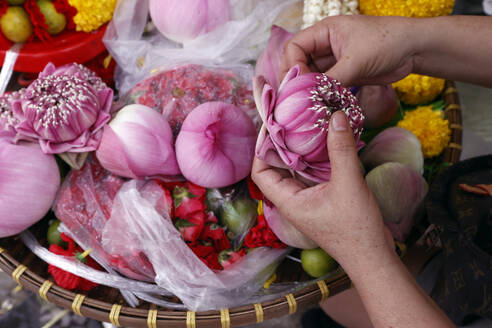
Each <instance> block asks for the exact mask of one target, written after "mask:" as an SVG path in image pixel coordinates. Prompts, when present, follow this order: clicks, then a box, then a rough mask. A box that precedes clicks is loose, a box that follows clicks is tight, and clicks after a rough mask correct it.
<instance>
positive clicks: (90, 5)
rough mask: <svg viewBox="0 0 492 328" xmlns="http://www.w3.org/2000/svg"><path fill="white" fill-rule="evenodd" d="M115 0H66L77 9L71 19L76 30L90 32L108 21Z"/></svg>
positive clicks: (111, 15) (111, 14)
mask: <svg viewBox="0 0 492 328" xmlns="http://www.w3.org/2000/svg"><path fill="white" fill-rule="evenodd" d="M116 1H117V0H68V3H69V4H70V5H71V6H72V7H75V9H77V14H76V15H75V16H74V18H73V21H74V23H75V25H76V30H77V31H84V32H91V31H94V30H97V29H98V28H99V27H101V25H103V24H104V23H106V22H109V21H110V20H111V18H112V17H113V12H114V8H115V6H116Z"/></svg>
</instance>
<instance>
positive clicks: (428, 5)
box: [359, 0, 454, 17]
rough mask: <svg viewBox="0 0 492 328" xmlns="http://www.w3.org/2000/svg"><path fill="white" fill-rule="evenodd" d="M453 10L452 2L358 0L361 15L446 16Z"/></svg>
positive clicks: (441, 0)
mask: <svg viewBox="0 0 492 328" xmlns="http://www.w3.org/2000/svg"><path fill="white" fill-rule="evenodd" d="M453 8H454V0H425V1H422V0H391V1H386V0H359V9H360V12H361V14H363V15H373V16H406V17H435V16H447V15H449V14H451V12H452V11H453Z"/></svg>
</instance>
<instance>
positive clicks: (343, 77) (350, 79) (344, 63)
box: [325, 59, 360, 87]
mask: <svg viewBox="0 0 492 328" xmlns="http://www.w3.org/2000/svg"><path fill="white" fill-rule="evenodd" d="M359 72H360V70H359V69H357V65H354V63H351V62H349V60H347V59H341V60H339V61H337V62H336V63H335V65H333V66H332V67H331V68H330V69H329V70H327V71H326V72H325V74H326V75H328V76H329V77H331V78H334V79H336V80H338V81H340V83H341V84H342V85H343V86H344V87H353V86H355V85H357V82H358V81H357V80H358V78H359V77H358V74H359Z"/></svg>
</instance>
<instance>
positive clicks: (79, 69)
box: [38, 63, 108, 91]
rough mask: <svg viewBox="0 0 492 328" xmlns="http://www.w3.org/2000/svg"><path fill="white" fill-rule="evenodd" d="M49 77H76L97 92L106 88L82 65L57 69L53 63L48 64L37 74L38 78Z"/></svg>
mask: <svg viewBox="0 0 492 328" xmlns="http://www.w3.org/2000/svg"><path fill="white" fill-rule="evenodd" d="M50 75H69V76H72V75H74V76H77V77H78V78H80V79H82V80H84V81H87V82H89V84H91V85H92V87H94V89H96V90H97V91H100V90H104V89H106V88H107V87H108V86H107V85H106V83H104V82H103V80H102V79H101V78H100V77H99V76H97V75H96V73H94V72H93V71H91V70H90V69H88V68H87V67H85V66H84V65H81V64H77V63H72V64H67V65H63V66H59V67H55V65H53V63H48V64H47V65H46V66H45V68H44V69H43V71H42V72H41V73H39V75H38V77H47V76H50Z"/></svg>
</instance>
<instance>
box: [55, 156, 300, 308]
mask: <svg viewBox="0 0 492 328" xmlns="http://www.w3.org/2000/svg"><path fill="white" fill-rule="evenodd" d="M171 204H172V203H171V200H170V195H169V191H167V189H165V188H163V187H161V185H160V184H158V183H157V182H155V181H153V180H147V181H141V180H130V181H126V182H125V181H124V180H122V179H120V178H118V177H115V176H113V175H111V174H109V173H108V172H106V171H105V170H104V169H102V168H101V167H100V166H99V164H98V163H97V161H95V160H89V161H88V162H87V164H86V165H85V166H84V167H83V168H82V170H80V171H72V172H71V173H70V174H69V175H68V176H67V177H66V179H65V181H64V183H63V185H62V188H61V190H60V193H59V195H58V198H57V201H56V202H55V206H54V211H55V214H56V215H57V217H58V218H59V219H60V220H61V221H62V222H63V223H64V225H65V226H66V228H67V229H68V230H69V232H70V233H69V234H70V235H71V236H72V237H73V238H74V240H75V241H76V242H77V243H78V244H79V245H80V246H81V247H83V248H84V249H91V256H92V257H93V258H94V259H96V260H97V261H98V262H99V263H100V264H101V265H102V266H103V267H104V268H106V270H108V271H109V272H111V271H112V270H115V271H117V272H119V273H121V274H123V275H126V276H128V277H131V278H135V279H139V280H146V281H154V282H155V283H156V284H157V285H158V286H159V287H160V288H158V287H157V286H154V288H150V289H149V288H147V289H141V290H135V289H134V288H125V285H124V284H123V285H115V284H113V283H112V282H111V281H112V280H111V279H110V280H109V283H110V285H111V286H112V287H117V288H120V289H122V290H125V289H127V290H129V291H131V292H132V294H127V295H126V297H125V298H127V301H128V302H129V303H130V304H132V303H134V302H133V301H132V299H133V298H134V296H136V297H138V298H142V299H145V300H149V301H152V302H154V303H156V304H160V305H162V306H166V304H167V301H166V300H163V299H162V298H161V297H160V295H164V296H166V295H169V292H170V293H172V294H173V295H176V296H177V297H179V298H180V299H181V301H182V302H183V304H184V305H185V306H186V307H187V308H189V309H193V310H211V309H219V308H223V307H231V306H236V305H241V304H249V303H252V302H258V301H259V300H261V299H262V298H263V297H267V298H269V297H273V296H272V294H271V292H268V291H267V293H264V292H262V291H261V290H262V286H263V284H264V282H265V281H266V280H267V279H268V278H269V277H270V276H271V275H272V274H273V273H274V271H275V269H276V267H277V264H278V263H279V262H280V261H281V260H282V259H283V258H284V256H285V255H286V254H287V253H288V252H289V251H290V249H270V248H257V249H254V250H252V251H250V252H249V253H248V254H247V255H245V256H244V257H243V258H241V259H240V260H238V261H237V262H235V263H233V264H231V265H230V266H229V267H228V268H227V269H225V270H223V271H220V272H217V271H213V270H211V269H209V268H208V267H207V265H206V264H205V263H204V262H202V260H201V259H200V258H198V257H197V256H196V255H195V254H194V253H193V251H192V249H191V248H190V247H189V246H188V245H187V244H186V243H185V242H184V241H183V239H182V236H181V233H180V232H179V231H178V230H177V229H176V228H175V226H174V224H173V222H172V220H171V217H170V206H171ZM65 261H66V260H65ZM71 262H73V261H71ZM65 265H66V263H65V262H63V264H62V265H61V267H63V268H65V267H66V266H65ZM77 265H78V264H77ZM67 271H68V270H67ZM80 273H81V271H77V272H75V274H80ZM100 274H102V273H101V272H98V273H97V275H100ZM113 274H114V272H113ZM83 276H84V278H86V279H89V280H93V279H92V277H93V276H92V275H89V274H87V272H86V271H83ZM97 277H99V276H97ZM116 277H118V276H117V275H116ZM119 278H121V277H119ZM96 282H98V283H104V282H102V281H101V279H99V278H97V280H96ZM149 286H150V285H149ZM294 286H295V284H294V285H291V286H290V287H291V288H292V287H294Z"/></svg>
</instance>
